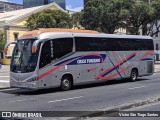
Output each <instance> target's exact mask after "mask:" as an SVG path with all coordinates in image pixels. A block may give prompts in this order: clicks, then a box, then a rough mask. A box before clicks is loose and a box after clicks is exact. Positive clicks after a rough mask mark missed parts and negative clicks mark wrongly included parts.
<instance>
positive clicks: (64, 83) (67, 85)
mask: <svg viewBox="0 0 160 120" xmlns="http://www.w3.org/2000/svg"><path fill="white" fill-rule="evenodd" d="M62 84H63V86H64V88H69V87H70V82H69V80H67V79H64V80H63V82H62Z"/></svg>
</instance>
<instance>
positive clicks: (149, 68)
mask: <svg viewBox="0 0 160 120" xmlns="http://www.w3.org/2000/svg"><path fill="white" fill-rule="evenodd" d="M147 73H153V61H147Z"/></svg>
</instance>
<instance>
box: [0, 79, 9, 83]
mask: <svg viewBox="0 0 160 120" xmlns="http://www.w3.org/2000/svg"><path fill="white" fill-rule="evenodd" d="M0 83H9V81H8V80H0Z"/></svg>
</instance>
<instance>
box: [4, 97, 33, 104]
mask: <svg viewBox="0 0 160 120" xmlns="http://www.w3.org/2000/svg"><path fill="white" fill-rule="evenodd" d="M35 99H36V98H29V99H21V100H14V101H8V102H2V103H15V102H21V101H27V100H35Z"/></svg>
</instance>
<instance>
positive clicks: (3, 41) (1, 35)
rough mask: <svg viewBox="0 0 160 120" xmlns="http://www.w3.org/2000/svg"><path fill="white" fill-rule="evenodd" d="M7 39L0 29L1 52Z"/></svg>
mask: <svg viewBox="0 0 160 120" xmlns="http://www.w3.org/2000/svg"><path fill="white" fill-rule="evenodd" d="M5 45H6V41H5V39H4V33H3V32H1V31H0V52H2V51H3V49H4V46H5Z"/></svg>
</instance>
